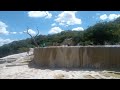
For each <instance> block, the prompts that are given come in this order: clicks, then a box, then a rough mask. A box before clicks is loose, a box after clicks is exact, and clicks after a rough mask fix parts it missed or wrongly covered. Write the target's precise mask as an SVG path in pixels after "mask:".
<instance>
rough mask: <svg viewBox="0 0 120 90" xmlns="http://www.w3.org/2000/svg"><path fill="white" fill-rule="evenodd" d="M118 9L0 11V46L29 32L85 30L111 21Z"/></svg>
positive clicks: (23, 37)
mask: <svg viewBox="0 0 120 90" xmlns="http://www.w3.org/2000/svg"><path fill="white" fill-rule="evenodd" d="M119 16H120V11H0V46H1V45H4V44H7V43H10V42H12V41H15V40H21V39H26V38H28V37H29V35H27V34H26V29H27V26H28V27H29V30H28V31H29V33H31V34H32V35H35V34H36V28H37V27H38V29H39V32H40V34H43V35H47V34H54V33H59V32H61V31H65V30H76V31H81V30H85V29H86V28H87V27H88V26H91V25H94V24H95V23H97V22H99V21H111V20H114V19H115V18H117V17H119Z"/></svg>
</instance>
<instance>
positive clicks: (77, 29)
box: [72, 27, 84, 31]
mask: <svg viewBox="0 0 120 90" xmlns="http://www.w3.org/2000/svg"><path fill="white" fill-rule="evenodd" d="M83 30H84V29H83V28H82V27H77V28H73V29H72V31H83Z"/></svg>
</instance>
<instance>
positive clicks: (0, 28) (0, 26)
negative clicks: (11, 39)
mask: <svg viewBox="0 0 120 90" xmlns="http://www.w3.org/2000/svg"><path fill="white" fill-rule="evenodd" d="M7 27H8V26H7V25H6V24H5V23H3V22H2V21H0V34H6V35H7V34H9V32H8V31H7V29H6V28H7Z"/></svg>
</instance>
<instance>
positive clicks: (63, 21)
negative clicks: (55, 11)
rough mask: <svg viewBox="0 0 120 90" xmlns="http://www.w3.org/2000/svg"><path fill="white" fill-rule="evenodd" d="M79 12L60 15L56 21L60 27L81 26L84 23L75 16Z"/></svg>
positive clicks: (67, 12)
mask: <svg viewBox="0 0 120 90" xmlns="http://www.w3.org/2000/svg"><path fill="white" fill-rule="evenodd" d="M76 12H77V11H64V12H62V13H60V14H59V15H58V17H57V18H56V19H55V21H56V22H58V23H59V25H75V24H81V23H82V21H81V19H79V18H76V16H75V14H76Z"/></svg>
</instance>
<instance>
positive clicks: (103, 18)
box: [100, 14, 108, 20]
mask: <svg viewBox="0 0 120 90" xmlns="http://www.w3.org/2000/svg"><path fill="white" fill-rule="evenodd" d="M107 18H108V16H107V15H106V14H103V15H101V16H100V19H101V20H106V19H107Z"/></svg>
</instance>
